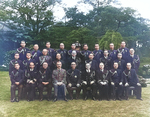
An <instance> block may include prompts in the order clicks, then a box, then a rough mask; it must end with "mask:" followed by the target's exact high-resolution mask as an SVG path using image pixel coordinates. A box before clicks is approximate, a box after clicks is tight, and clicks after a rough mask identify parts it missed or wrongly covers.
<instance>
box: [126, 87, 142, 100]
mask: <svg viewBox="0 0 150 117" xmlns="http://www.w3.org/2000/svg"><path fill="white" fill-rule="evenodd" d="M130 86H133V87H134V88H135V89H134V94H135V95H136V98H138V99H140V98H141V91H142V88H141V86H138V85H130ZM130 86H126V87H124V89H125V97H126V98H128V95H129V87H130Z"/></svg>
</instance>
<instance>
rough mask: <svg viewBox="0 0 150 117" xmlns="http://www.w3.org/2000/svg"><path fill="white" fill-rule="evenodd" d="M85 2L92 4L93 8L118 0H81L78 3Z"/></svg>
mask: <svg viewBox="0 0 150 117" xmlns="http://www.w3.org/2000/svg"><path fill="white" fill-rule="evenodd" d="M81 2H82V3H86V4H90V5H92V6H93V7H94V8H97V7H101V6H106V5H110V4H111V3H118V0H81V1H80V2H79V3H81Z"/></svg>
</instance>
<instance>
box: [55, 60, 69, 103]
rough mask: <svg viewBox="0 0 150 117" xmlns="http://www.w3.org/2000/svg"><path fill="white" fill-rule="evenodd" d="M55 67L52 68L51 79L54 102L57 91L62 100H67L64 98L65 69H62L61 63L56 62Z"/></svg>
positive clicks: (56, 97)
mask: <svg viewBox="0 0 150 117" xmlns="http://www.w3.org/2000/svg"><path fill="white" fill-rule="evenodd" d="M56 65H57V69H56V70H53V74H52V79H53V85H54V93H55V94H54V95H55V98H54V102H55V101H57V99H58V93H61V94H62V96H63V98H64V100H65V101H68V100H67V98H66V70H65V69H62V68H61V66H62V63H61V62H60V61H59V62H57V64H56Z"/></svg>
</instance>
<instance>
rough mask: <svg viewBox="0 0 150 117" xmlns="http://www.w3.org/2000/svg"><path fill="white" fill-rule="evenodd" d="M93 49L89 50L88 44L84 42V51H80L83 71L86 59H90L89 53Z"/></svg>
mask: <svg viewBox="0 0 150 117" xmlns="http://www.w3.org/2000/svg"><path fill="white" fill-rule="evenodd" d="M90 53H91V51H89V50H88V45H87V44H84V45H83V51H81V52H80V55H81V65H82V68H81V69H82V71H84V70H85V61H86V60H88V59H89V54H90Z"/></svg>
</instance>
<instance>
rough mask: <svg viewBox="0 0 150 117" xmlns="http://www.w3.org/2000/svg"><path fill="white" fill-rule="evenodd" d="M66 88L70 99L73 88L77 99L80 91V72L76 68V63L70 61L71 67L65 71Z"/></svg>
mask: <svg viewBox="0 0 150 117" xmlns="http://www.w3.org/2000/svg"><path fill="white" fill-rule="evenodd" d="M67 84H68V85H67V90H68V92H69V94H70V97H71V100H73V90H76V99H78V97H79V94H80V91H81V74H80V71H79V70H78V69H76V63H75V62H72V63H71V69H69V70H68V71H67Z"/></svg>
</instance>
